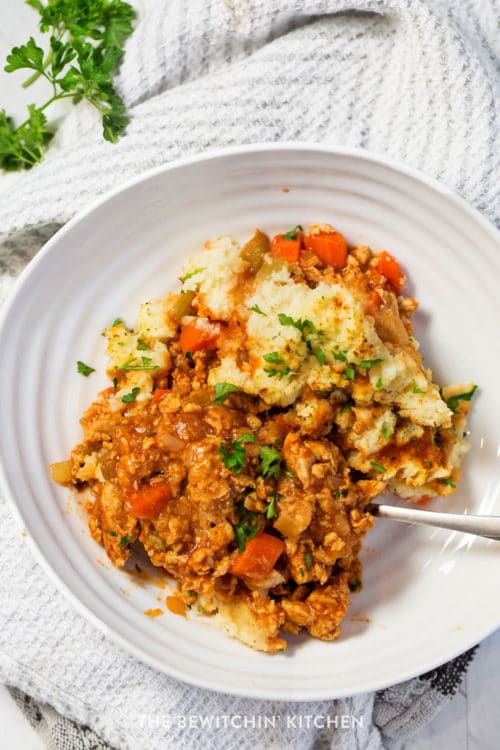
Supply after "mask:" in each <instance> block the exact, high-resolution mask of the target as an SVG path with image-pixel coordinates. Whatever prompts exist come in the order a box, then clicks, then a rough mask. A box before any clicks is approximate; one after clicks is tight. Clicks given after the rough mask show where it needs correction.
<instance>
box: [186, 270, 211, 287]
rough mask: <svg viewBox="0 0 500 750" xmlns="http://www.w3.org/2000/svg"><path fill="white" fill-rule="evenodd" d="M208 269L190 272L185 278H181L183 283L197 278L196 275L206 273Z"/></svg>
mask: <svg viewBox="0 0 500 750" xmlns="http://www.w3.org/2000/svg"><path fill="white" fill-rule="evenodd" d="M206 270H207V269H206V268H195V269H194V271H190V272H189V273H187V274H186V275H185V276H181V282H182V283H183V284H184V282H185V281H187V280H188V279H191V278H193V276H196V274H198V273H201V272H202V271H206Z"/></svg>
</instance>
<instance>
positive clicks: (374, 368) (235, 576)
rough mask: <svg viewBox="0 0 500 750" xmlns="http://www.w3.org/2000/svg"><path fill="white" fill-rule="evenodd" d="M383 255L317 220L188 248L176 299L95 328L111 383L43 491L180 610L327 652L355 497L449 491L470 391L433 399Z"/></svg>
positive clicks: (347, 567)
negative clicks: (305, 638) (57, 487)
mask: <svg viewBox="0 0 500 750" xmlns="http://www.w3.org/2000/svg"><path fill="white" fill-rule="evenodd" d="M404 283H405V277H404V276H403V274H402V272H401V269H400V267H399V265H398V263H397V261H396V260H395V259H394V258H393V257H392V256H390V255H389V254H388V253H387V252H382V253H375V254H374V253H372V251H371V250H370V249H369V248H368V247H364V246H363V247H360V246H358V247H348V246H347V244H346V242H345V239H344V237H343V236H342V235H341V234H340V233H338V232H336V231H335V230H334V229H333V228H332V227H330V226H329V225H316V226H314V225H313V226H311V227H310V228H309V230H308V232H307V233H305V232H304V231H303V230H302V227H295V228H294V229H292V230H290V231H289V232H286V233H284V234H282V235H277V236H276V237H274V238H273V239H272V241H271V240H270V239H269V238H268V237H267V236H266V235H264V234H263V233H262V232H260V231H259V230H257V231H256V232H255V234H254V236H253V237H252V238H251V239H250V240H249V241H248V242H247V243H246V244H245V245H243V246H240V245H238V244H237V243H236V242H235V241H233V240H231V239H230V238H227V237H222V238H217V239H216V240H213V241H210V242H208V243H206V246H205V248H204V249H203V251H202V252H200V253H199V254H198V255H196V256H195V257H194V258H193V259H191V260H190V261H189V262H188V264H187V266H186V268H185V270H184V271H183V275H182V277H181V291H180V292H179V293H177V294H169V295H168V296H167V298H166V299H163V300H150V301H149V302H147V303H145V304H144V305H142V306H141V308H140V312H139V317H138V321H137V325H136V326H135V327H134V328H133V329H131V328H128V327H126V326H125V324H124V323H123V322H122V321H121V320H120V319H117V320H116V321H115V322H114V323H113V325H112V326H110V327H109V328H108V329H107V330H106V331H105V335H106V336H107V339H108V355H109V361H110V364H109V370H108V374H109V376H110V379H111V381H112V383H113V385H112V386H111V387H109V388H107V389H106V390H104V391H102V392H101V393H100V394H99V396H98V398H97V400H96V401H95V402H94V403H93V404H92V405H91V406H90V408H89V409H88V410H87V411H86V413H85V414H84V416H83V419H82V420H81V422H82V425H83V432H84V435H83V440H82V442H81V443H80V444H79V445H77V446H76V447H75V448H74V450H73V452H72V454H71V459H70V461H69V462H62V463H61V464H56V465H54V466H53V467H52V473H53V476H54V478H55V479H56V480H57V481H60V482H62V483H66V484H72V485H76V486H77V487H84V486H88V487H90V489H91V492H92V495H93V496H94V501H93V502H92V503H89V506H88V511H89V526H90V531H91V533H92V536H93V537H94V539H95V540H96V541H97V542H99V543H100V544H102V545H104V547H105V549H106V552H107V554H108V556H109V558H110V559H111V561H112V562H113V563H114V564H115V565H117V566H119V567H122V566H125V565H126V563H127V560H128V559H129V556H130V555H131V545H134V544H135V543H140V544H141V545H142V546H143V548H144V550H145V551H146V553H147V555H148V557H149V559H150V560H151V562H152V563H153V565H155V566H158V567H159V568H162V569H164V570H165V571H166V572H167V573H168V574H169V575H170V576H172V577H173V578H174V579H175V581H176V582H177V585H178V589H179V596H181V597H182V599H183V600H184V602H185V604H186V605H187V607H189V608H190V609H192V611H194V612H200V613H202V614H207V615H211V614H215V613H217V615H218V616H219V617H220V618H221V621H222V622H223V624H224V625H225V627H226V628H227V630H228V631H229V632H230V633H231V634H232V635H234V636H236V637H237V638H239V639H240V640H242V641H243V642H244V643H246V644H247V645H249V646H251V647H253V648H256V649H260V650H264V651H268V652H276V651H282V650H283V649H285V648H286V645H287V642H286V640H285V639H284V638H283V634H284V633H292V634H298V633H299V632H300V631H302V630H307V631H308V632H309V633H310V635H312V636H314V637H316V638H321V639H324V640H331V639H334V638H336V637H337V636H338V635H339V632H340V623H341V621H342V619H343V617H344V616H345V614H346V610H347V606H348V601H349V597H350V594H351V592H354V591H356V590H357V589H359V588H360V586H361V565H360V562H359V560H358V554H359V551H360V546H361V541H362V539H363V536H364V534H365V532H366V531H367V530H368V529H369V528H370V527H371V526H372V524H373V517H372V515H371V514H370V512H369V503H370V501H371V500H372V499H373V498H374V497H376V496H377V495H379V494H380V493H381V492H383V491H384V490H385V489H389V490H391V491H392V492H393V493H395V494H397V495H399V496H401V497H404V498H406V499H409V500H414V501H419V502H422V501H425V500H426V499H427V498H428V497H431V496H434V495H448V494H450V493H451V492H453V491H454V488H455V484H456V481H457V479H458V478H459V471H460V465H461V462H462V458H463V455H464V453H465V452H466V450H467V448H468V443H467V441H466V425H465V420H466V413H467V410H468V408H469V406H470V399H471V396H472V394H473V393H474V390H475V386H474V385H473V384H472V383H469V384H466V385H461V386H449V387H447V388H443V389H440V388H439V387H438V386H437V385H436V384H435V383H434V382H433V379H432V373H431V372H430V370H428V369H425V368H424V366H423V362H422V357H421V355H420V354H419V353H418V350H417V346H418V345H417V342H416V341H415V339H414V338H413V335H412V326H411V322H410V318H411V316H412V314H413V312H414V311H415V309H416V307H417V302H416V301H415V300H414V299H412V298H410V297H405V296H402V291H403V287H404Z"/></svg>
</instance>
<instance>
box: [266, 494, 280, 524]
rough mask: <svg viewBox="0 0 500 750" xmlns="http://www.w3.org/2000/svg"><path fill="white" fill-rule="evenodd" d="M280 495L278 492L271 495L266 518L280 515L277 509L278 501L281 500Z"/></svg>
mask: <svg viewBox="0 0 500 750" xmlns="http://www.w3.org/2000/svg"><path fill="white" fill-rule="evenodd" d="M279 498H280V495H278V493H277V492H275V493H274V495H271V497H270V501H269V505H267V506H266V509H265V510H264V514H265V516H266V518H268V519H271V518H276V516H277V515H278V512H277V510H276V501H277V500H279Z"/></svg>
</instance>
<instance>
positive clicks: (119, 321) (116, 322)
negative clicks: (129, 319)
mask: <svg viewBox="0 0 500 750" xmlns="http://www.w3.org/2000/svg"><path fill="white" fill-rule="evenodd" d="M122 325H123V320H122V319H121V318H115V319H114V320H113V322H112V324H111V326H122Z"/></svg>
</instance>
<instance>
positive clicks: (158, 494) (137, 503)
mask: <svg viewBox="0 0 500 750" xmlns="http://www.w3.org/2000/svg"><path fill="white" fill-rule="evenodd" d="M171 497H172V490H171V489H170V485H169V484H168V482H162V483H161V484H146V485H144V486H143V487H141V488H140V489H138V490H137V492H134V493H132V494H131V495H129V496H128V497H127V499H126V501H125V506H126V508H127V510H129V511H130V512H131V513H132V514H133V515H134V516H136V517H137V518H149V519H155V518H158V516H159V515H160V513H161V512H162V510H163V509H164V508H165V506H166V504H167V503H168V501H169V500H170V499H171Z"/></svg>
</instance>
